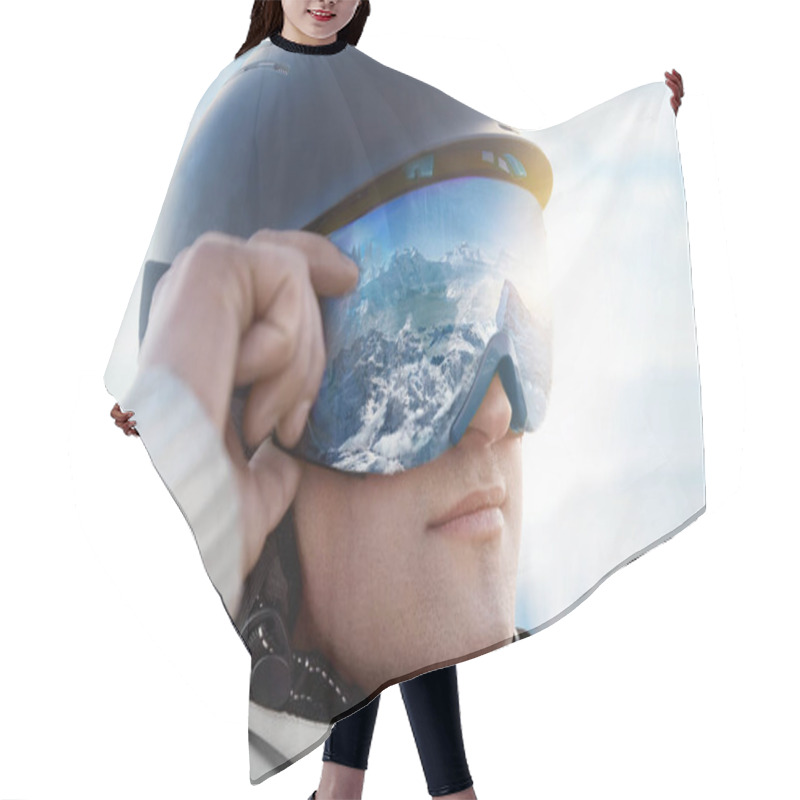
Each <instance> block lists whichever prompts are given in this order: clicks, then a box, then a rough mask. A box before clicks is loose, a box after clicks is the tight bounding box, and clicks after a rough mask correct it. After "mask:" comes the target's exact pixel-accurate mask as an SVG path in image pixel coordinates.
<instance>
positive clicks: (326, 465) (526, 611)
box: [105, 38, 705, 782]
mask: <svg viewBox="0 0 800 800" xmlns="http://www.w3.org/2000/svg"><path fill="white" fill-rule="evenodd" d="M338 44H339V43H337V48H335V52H331V53H329V54H326V55H324V56H319V55H313V56H309V55H308V54H307V53H304V52H302V50H301V49H300V50H298V49H295V50H292V49H287V48H286V47H285V46H281V45H280V44H279V43H276V42H275V41H274V40H272V39H269V38H268V39H265V40H264V41H263V42H262V43H260V44H259V45H258V46H256V47H254V48H252V49H250V50H249V51H248V52H246V53H245V54H243V55H241V56H240V57H239V58H237V59H236V60H235V61H234V62H232V63H231V64H230V65H229V66H228V67H226V68H225V69H224V70H223V71H222V72H221V73H220V75H219V77H218V78H217V80H216V81H215V82H214V83H213V84H212V86H211V87H210V88H209V90H208V91H207V93H206V95H205V96H204V97H203V98H202V100H201V102H200V104H199V106H198V108H197V111H196V113H195V116H194V118H193V119H192V121H191V124H190V127H189V130H188V133H187V136H186V140H185V142H184V145H183V148H182V150H181V153H180V156H179V158H178V162H177V165H176V168H175V172H174V174H173V177H172V180H171V182H170V185H169V188H168V191H167V196H166V198H165V200H164V204H163V207H162V211H161V214H160V216H159V219H158V223H157V225H156V229H155V232H154V234H153V237H152V240H151V242H150V245H149V248H148V250H147V252H146V255H145V258H144V263H143V264H142V267H141V270H140V273H139V277H138V279H137V282H136V285H135V287H134V290H133V293H132V295H131V299H130V302H129V305H128V308H127V310H126V312H125V315H124V318H123V320H122V324H121V327H120V330H119V334H118V336H117V339H116V342H115V345H114V349H113V352H112V355H111V358H110V361H109V364H108V367H107V370H106V374H105V382H106V386H107V388H108V390H109V392H110V393H111V394H112V395H113V396H114V398H116V399H117V400H118V401H119V403H120V405H121V407H122V408H123V410H126V411H127V410H132V411H134V412H135V417H136V420H137V428H138V431H139V433H140V435H141V438H142V441H143V443H144V444H145V446H146V448H147V451H148V453H149V455H150V457H151V459H152V461H153V464H154V466H155V468H156V469H157V470H158V473H159V475H160V476H161V478H162V479H163V481H164V483H165V485H166V487H167V489H168V490H169V491H170V492H171V494H172V496H173V497H174V499H175V501H176V503H178V505H179V506H180V508H181V511H182V512H183V514H184V516H185V517H186V520H187V523H188V524H189V526H190V527H191V530H192V532H193V534H194V536H195V538H196V540H197V544H198V547H199V550H200V553H201V556H202V559H203V564H204V566H205V568H206V571H207V572H208V575H209V577H210V579H211V581H212V583H213V585H214V587H215V588H216V590H217V591H218V592H219V594H220V597H221V599H222V602H223V604H224V607H225V610H226V612H227V614H228V615H229V617H230V619H231V621H232V622H233V624H234V625H235V627H236V629H237V631H238V632H239V634H240V636H241V639H242V641H243V643H244V645H245V646H246V647H247V649H248V651H249V653H250V656H251V664H252V673H251V682H250V698H249V703H250V705H249V729H250V730H249V734H250V735H249V741H250V769H251V775H250V777H251V780H252V781H253V782H259V781H261V780H264V779H265V778H267V777H269V776H270V775H273V774H275V773H276V772H277V771H279V770H281V769H283V768H285V767H286V766H288V765H289V764H291V763H292V762H293V761H296V760H297V759H298V758H299V757H301V756H303V755H305V754H307V753H308V752H310V751H311V750H313V749H314V748H316V747H317V746H318V745H319V744H320V743H321V742H322V741H324V739H325V738H326V736H327V734H328V732H329V731H330V726H331V724H332V722H334V721H335V720H336V719H337V718H341V717H342V716H343V715H346V714H348V713H351V712H352V711H354V710H356V709H357V708H359V707H361V706H363V705H364V703H365V702H367V701H368V700H369V699H371V698H372V697H374V696H375V695H376V694H377V693H378V692H380V691H381V690H382V689H383V688H385V687H386V686H388V685H390V684H392V683H396V682H398V681H401V680H404V679H407V678H409V677H413V676H414V675H417V674H420V673H422V672H424V671H427V670H430V669H433V668H436V667H441V666H444V665H447V664H452V663H456V662H459V661H463V660H465V659H469V658H473V657H475V656H478V655H480V654H482V653H486V652H488V651H490V650H493V649H495V648H497V647H501V646H504V645H506V644H510V643H513V642H514V641H516V640H518V639H519V638H521V637H524V636H527V635H530V634H532V633H535V632H536V631H539V630H541V629H542V628H544V627H546V626H548V625H550V624H552V623H553V622H555V621H557V620H558V619H559V618H560V617H562V616H563V615H564V614H566V613H568V612H569V611H570V610H571V609H572V608H574V607H575V606H576V605H577V604H579V603H580V602H582V600H584V599H585V598H586V597H587V596H588V595H589V594H591V592H592V591H593V590H594V589H595V588H596V587H597V586H598V585H599V584H600V583H601V582H602V581H603V580H605V578H607V577H608V576H609V575H611V574H612V573H613V572H614V571H616V570H617V569H619V568H620V567H621V566H624V565H625V564H627V563H629V562H630V561H632V560H634V559H635V558H637V557H639V556H640V555H642V554H643V553H644V552H646V551H647V550H649V549H651V548H652V547H654V546H655V545H657V544H659V543H661V542H663V541H665V540H666V539H668V538H670V537H671V536H673V535H674V534H675V533H677V532H678V531H680V530H681V529H682V528H684V527H686V525H688V524H689V523H690V522H691V521H693V520H694V519H696V518H697V517H698V516H699V515H700V514H702V513H703V511H704V510H705V480H704V463H703V435H702V417H701V405H700V383H699V374H698V361H697V348H696V338H695V326H694V308H693V301H692V284H691V271H690V263H689V252H688V240H687V225H686V216H685V204H684V197H683V184H682V178H681V168H680V158H679V154H678V148H677V140H676V135H675V119H674V113H673V110H672V108H671V107H670V103H669V92H668V90H667V89H666V87H665V86H664V84H663V83H657V84H651V85H647V86H643V87H640V88H637V89H634V90H632V91H629V92H627V93H625V94H623V95H621V96H619V97H617V98H615V99H612V100H609V101H608V102H606V103H603V104H602V105H600V106H597V107H596V108H593V109H591V110H589V111H587V112H585V113H583V114H581V115H579V116H577V117H575V118H574V119H571V120H569V121H567V122H564V123H563V124H561V125H557V126H555V127H552V128H548V129H546V130H542V131H531V130H524V129H519V128H515V127H514V126H512V125H509V124H506V122H505V121H499V120H494V119H491V118H490V117H487V116H485V115H483V114H481V113H480V112H478V111H476V110H474V109H472V108H469V107H468V106H466V105H464V104H462V103H460V102H458V101H457V100H455V99H453V98H451V97H449V96H448V95H446V94H444V93H442V92H441V91H439V90H438V89H436V88H434V87H432V86H429V85H427V84H425V83H423V82H421V81H419V80H417V79H414V78H411V77H409V76H407V75H404V74H403V73H401V72H398V71H396V70H393V69H390V68H388V67H386V66H383V65H382V64H380V63H379V62H377V61H376V60H374V59H372V58H370V57H369V56H367V55H365V54H364V53H362V52H360V51H359V50H358V49H357V48H355V47H352V46H349V45H348V46H342V47H338ZM265 230H266V231H304V232H308V233H312V234H316V235H318V236H320V237H324V238H325V239H327V241H328V243H330V244H331V245H333V246H334V247H335V248H336V249H337V250H338V251H339V252H340V253H342V254H344V255H345V256H347V257H349V258H350V259H351V260H352V262H354V264H355V265H356V267H357V273H358V274H357V280H356V281H355V282H354V283H353V284H352V286H351V288H349V289H348V290H347V291H342V290H336V291H333V290H329V289H326V290H325V291H319V292H317V294H318V303H317V302H316V300H315V299H314V298H312V300H311V302H308V301H307V300H306V301H303V302H305V305H304V306H303V314H304V315H305V316H303V317H302V319H308V320H318V323H317V322H314V323H313V325H311V324H309V325H305V326H299V327H298V326H297V324H296V323H297V320H298V319H300V318H299V317H296V316H292V315H291V314H290V313H289V311H290V310H291V309H294V308H295V306H294V305H292V303H294V302H300V301H298V300H297V297H298V295H296V294H293V292H294V288H293V287H294V284H291V283H287V282H285V281H283V280H280V281H277V280H276V281H275V282H274V286H273V284H272V283H270V275H283V274H285V273H286V272H287V271H291V270H292V269H293V268H295V267H296V268H297V269H300V270H302V269H304V270H306V272H307V271H308V265H307V264H306V263H305V262H303V261H302V259H301V258H300V256H299V255H298V252H299V251H298V248H297V247H293V242H294V243H295V244H296V242H297V241H299V240H295V239H286V238H284V239H283V240H281V239H280V237H279V236H278V237H273V238H270V234H269V233H262V234H261V236H262V239H259V238H258V237H259V232H260V231H261V232H263V231H265ZM251 237H255V238H251ZM259 242H261V243H262V245H261V247H262V249H261V250H258V244H259ZM237 243H238V244H237ZM248 243H249V246H250V248H251V250H250V251H247V252H250V253H253V252H256V253H257V255H258V264H257V265H254V262H253V261H247V259H245V258H242V257H240V256H237V255H236V253H241V252H245V250H244V248H245V245H246V244H248ZM237 248H239V249H237ZM270 248H271V249H270ZM226 254H227V255H226ZM254 258H255V257H254ZM226 259H227V260H226ZM311 272H312V273H313V272H314V270H313V269H312V270H311ZM293 274H294V275H296V274H298V273H297V271H296V270H295V272H294V273H293ZM303 274H306V273H303ZM242 276H246V277H245V278H243V277H242ZM313 277H314V276H313V274H312V282H313ZM298 280H299V279H298ZM297 285H299V284H297ZM304 285H306V286H308V285H309V284H308V281H307V279H306V283H305V284H304ZM242 287H244V288H242ZM270 287H272V288H270ZM273 289H274V294H270V292H271V291H273ZM237 292H243V293H244V294H238V293H237ZM242 296H244V297H247V298H250V299H251V300H253V302H252V303H251V304H250V305H248V306H247V308H246V309H245V310H244V311H242V308H241V307H237V306H236V302H235V301H232V300H231V298H232V297H233V298H240V297H242ZM309 296H310V295H304V297H306V298H308V297H309ZM298 307H299V306H298ZM237 314H239V316H236V315H237ZM242 315H245V316H247V319H248V323H247V324H246V325H245V326H244V327H243V328H241V329H240V328H238V327H237V324H239V323H240V322H241V320H242V319H243V318H244V316H242ZM317 324H318V325H319V329H318V330H317V328H315V327H314V326H315V325H317ZM318 335H319V336H321V338H322V341H323V342H324V355H325V362H324V369H322V370H321V371H320V378H319V381H318V383H317V385H316V386H315V387H314V389H315V391H314V398H315V399H314V403H313V405H311V406H310V407H309V408H308V409H305V408H302V407H299V406H298V407H297V408H296V409H293V413H291V414H287V415H286V417H285V418H283V419H282V421H281V424H280V425H277V426H276V425H275V424H274V423H275V422H276V420H273V424H272V425H271V427H270V429H269V430H266V431H265V430H261V428H263V426H264V424H265V422H264V421H265V420H269V419H272V416H274V409H275V408H276V407H277V406H278V405H279V404H280V403H281V402H285V396H284V394H282V392H284V389H282V385H283V384H282V378H283V376H285V375H287V374H288V373H289V371H292V370H293V371H294V372H299V373H303V371H304V370H305V372H307V373H308V374H309V375H311V374H312V372H313V370H312V368H311V365H310V364H307V363H305V362H303V361H302V353H304V352H306V351H305V350H304V349H303V348H304V346H305V345H304V342H306V338H313V337H316V336H318ZM304 337H305V338H304ZM276 342H277V343H278V344H277V345H276ZM279 345H280V346H279ZM306 412H307V413H306ZM271 415H272V416H271ZM290 417H291V419H289V418H290ZM297 418H300V419H301V420H302V422H303V425H302V427H301V428H300V429H299V430H297V435H296V436H293V435H292V423H293V422H295V421H296V419H297ZM259 492H260V493H259ZM254 542H255V543H257V545H258V546H254Z"/></svg>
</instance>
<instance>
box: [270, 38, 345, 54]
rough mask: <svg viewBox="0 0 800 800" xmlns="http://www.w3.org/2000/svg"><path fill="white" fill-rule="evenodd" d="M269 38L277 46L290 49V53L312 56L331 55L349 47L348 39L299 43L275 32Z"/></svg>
mask: <svg viewBox="0 0 800 800" xmlns="http://www.w3.org/2000/svg"><path fill="white" fill-rule="evenodd" d="M269 40H270V41H271V42H272V44H274V45H275V46H276V47H280V48H281V50H288V51H289V52H290V53H305V54H306V55H310V56H329V55H333V54H334V53H341V52H342V50H344V49H345V47H347V40H346V39H337V40H336V41H335V42H331V43H330V44H317V45H312V44H298V43H297V42H293V41H291V40H290V39H287V38H285V37H284V36H281V35H280V33H273V34H272V35H271V36H270V37H269Z"/></svg>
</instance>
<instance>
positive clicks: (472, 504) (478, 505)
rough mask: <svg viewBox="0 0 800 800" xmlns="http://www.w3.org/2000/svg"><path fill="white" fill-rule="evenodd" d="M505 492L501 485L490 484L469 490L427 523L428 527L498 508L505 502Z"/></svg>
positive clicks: (435, 526) (438, 525) (439, 525)
mask: <svg viewBox="0 0 800 800" xmlns="http://www.w3.org/2000/svg"><path fill="white" fill-rule="evenodd" d="M505 500H506V493H505V491H504V489H503V487H502V486H490V487H487V488H485V489H479V490H478V491H475V492H471V493H470V494H468V495H467V496H466V497H463V498H462V499H461V500H459V501H458V502H457V503H455V505H453V506H451V507H450V508H449V510H448V511H446V512H445V513H444V514H442V515H441V516H439V517H437V518H436V519H435V520H434V521H433V522H431V523H429V525H428V527H429V528H437V527H441V526H442V525H446V524H447V523H448V522H452V521H453V520H456V519H458V518H459V517H466V516H469V515H470V514H474V513H475V512H477V511H482V510H485V509H492V508H495V509H499V508H500V506H502V505H503V503H505Z"/></svg>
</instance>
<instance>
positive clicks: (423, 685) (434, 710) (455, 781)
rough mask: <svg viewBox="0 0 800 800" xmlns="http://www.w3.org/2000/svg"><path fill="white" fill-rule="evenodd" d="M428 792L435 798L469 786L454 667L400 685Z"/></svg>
mask: <svg viewBox="0 0 800 800" xmlns="http://www.w3.org/2000/svg"><path fill="white" fill-rule="evenodd" d="M400 691H401V692H402V693H403V700H404V701H405V704H406V711H407V712H408V719H409V722H410V723H411V730H412V731H413V733H414V740H415V741H416V743H417V751H418V752H419V758H420V761H421V762H422V769H423V771H424V772H425V780H426V782H427V784H428V792H429V793H430V795H431V796H432V797H438V796H441V795H445V794H452V793H453V792H460V791H462V790H464V789H468V788H469V787H470V786H472V776H471V775H470V773H469V767H468V766H467V755H466V753H465V752H464V739H463V737H462V734H461V712H460V708H459V703H458V679H457V676H456V668H455V666H452V667H445V669H437V670H434V671H433V672H425V673H423V674H422V675H419V676H417V677H416V678H413V679H412V680H410V681H405V682H404V683H401V684H400Z"/></svg>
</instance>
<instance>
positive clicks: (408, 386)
mask: <svg viewBox="0 0 800 800" xmlns="http://www.w3.org/2000/svg"><path fill="white" fill-rule="evenodd" d="M361 257H362V259H364V260H362V264H361V265H360V266H361V276H362V280H361V283H360V286H359V288H358V289H357V290H356V291H355V292H353V293H352V294H351V295H349V296H347V297H344V298H341V299H335V300H327V301H325V304H324V306H323V311H324V317H325V341H326V346H327V349H328V363H327V365H326V370H325V374H324V376H323V380H322V385H321V387H320V391H319V395H318V399H317V402H316V404H315V405H314V408H313V409H312V413H311V419H310V421H309V426H308V428H307V429H306V431H305V433H304V434H303V439H302V441H301V442H300V445H299V447H300V450H301V452H302V451H305V452H307V453H310V454H313V457H314V458H315V459H320V460H322V461H323V462H324V463H327V464H329V465H330V466H333V467H336V468H337V469H344V470H347V469H350V470H360V471H374V472H395V471H398V470H401V469H408V468H410V467H412V466H416V465H417V464H420V463H423V462H424V461H427V460H430V459H431V458H435V457H436V456H438V455H439V454H441V453H442V452H444V450H446V449H447V447H449V446H450V444H451V443H450V440H449V436H450V426H451V424H452V420H453V417H454V416H455V413H457V412H458V411H459V410H460V409H461V407H462V406H463V403H464V401H465V399H466V396H467V394H468V392H469V389H470V388H471V386H472V384H473V382H474V380H475V375H476V372H477V366H478V363H479V361H480V357H481V356H482V355H483V352H484V350H485V349H486V345H487V343H488V342H489V339H490V338H491V337H492V336H493V335H494V334H495V333H496V332H497V331H498V330H501V329H502V330H505V331H506V332H508V333H509V335H510V336H511V337H512V341H513V342H514V343H515V345H516V348H517V352H518V355H519V356H520V357H521V358H522V360H523V361H526V362H528V363H530V362H531V361H532V360H538V359H539V358H542V357H543V354H544V350H543V347H544V344H543V343H542V342H540V341H538V335H537V331H538V326H537V325H536V324H535V321H534V320H533V319H532V318H531V316H530V314H529V313H528V311H527V309H526V308H525V306H524V305H523V303H522V300H521V298H520V297H519V295H518V293H517V292H516V290H515V289H514V287H513V285H512V284H511V283H509V282H508V281H506V280H504V278H503V276H502V275H499V274H497V271H496V270H494V269H492V266H491V265H489V264H487V262H486V260H485V258H484V256H483V254H482V253H481V251H480V250H479V249H477V248H473V247H470V246H469V245H467V244H466V243H462V244H461V245H459V246H458V247H457V248H456V249H454V250H452V251H450V252H448V253H447V254H446V255H445V256H444V257H442V258H441V259H440V260H438V261H430V260H428V259H426V258H425V257H424V256H423V255H422V254H421V253H420V252H419V251H417V250H416V249H414V248H408V249H405V250H403V251H401V252H398V253H395V254H393V255H392V257H391V258H390V259H388V260H384V261H383V263H380V264H379V263H372V264H368V263H365V261H366V259H365V254H364V253H362V254H361ZM377 261H380V259H376V262H377ZM387 262H388V263H387ZM545 357H546V355H545ZM520 367H522V364H520ZM521 372H522V373H523V382H524V383H527V386H526V387H525V393H526V402H527V400H528V398H530V397H531V392H534V391H536V390H537V389H538V391H537V394H539V397H537V400H539V401H540V402H534V403H533V404H532V405H533V408H532V409H531V410H534V409H535V408H536V407H537V406H538V407H539V409H540V410H541V411H542V413H543V406H542V404H541V402H543V398H542V396H541V389H540V388H539V387H538V386H537V387H536V388H535V387H534V385H533V384H539V382H540V381H539V379H540V377H541V376H539V375H537V374H536V373H535V372H533V373H532V372H531V370H526V369H525V368H524V367H523V368H522V369H521ZM526 378H527V380H525V379H526Z"/></svg>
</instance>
